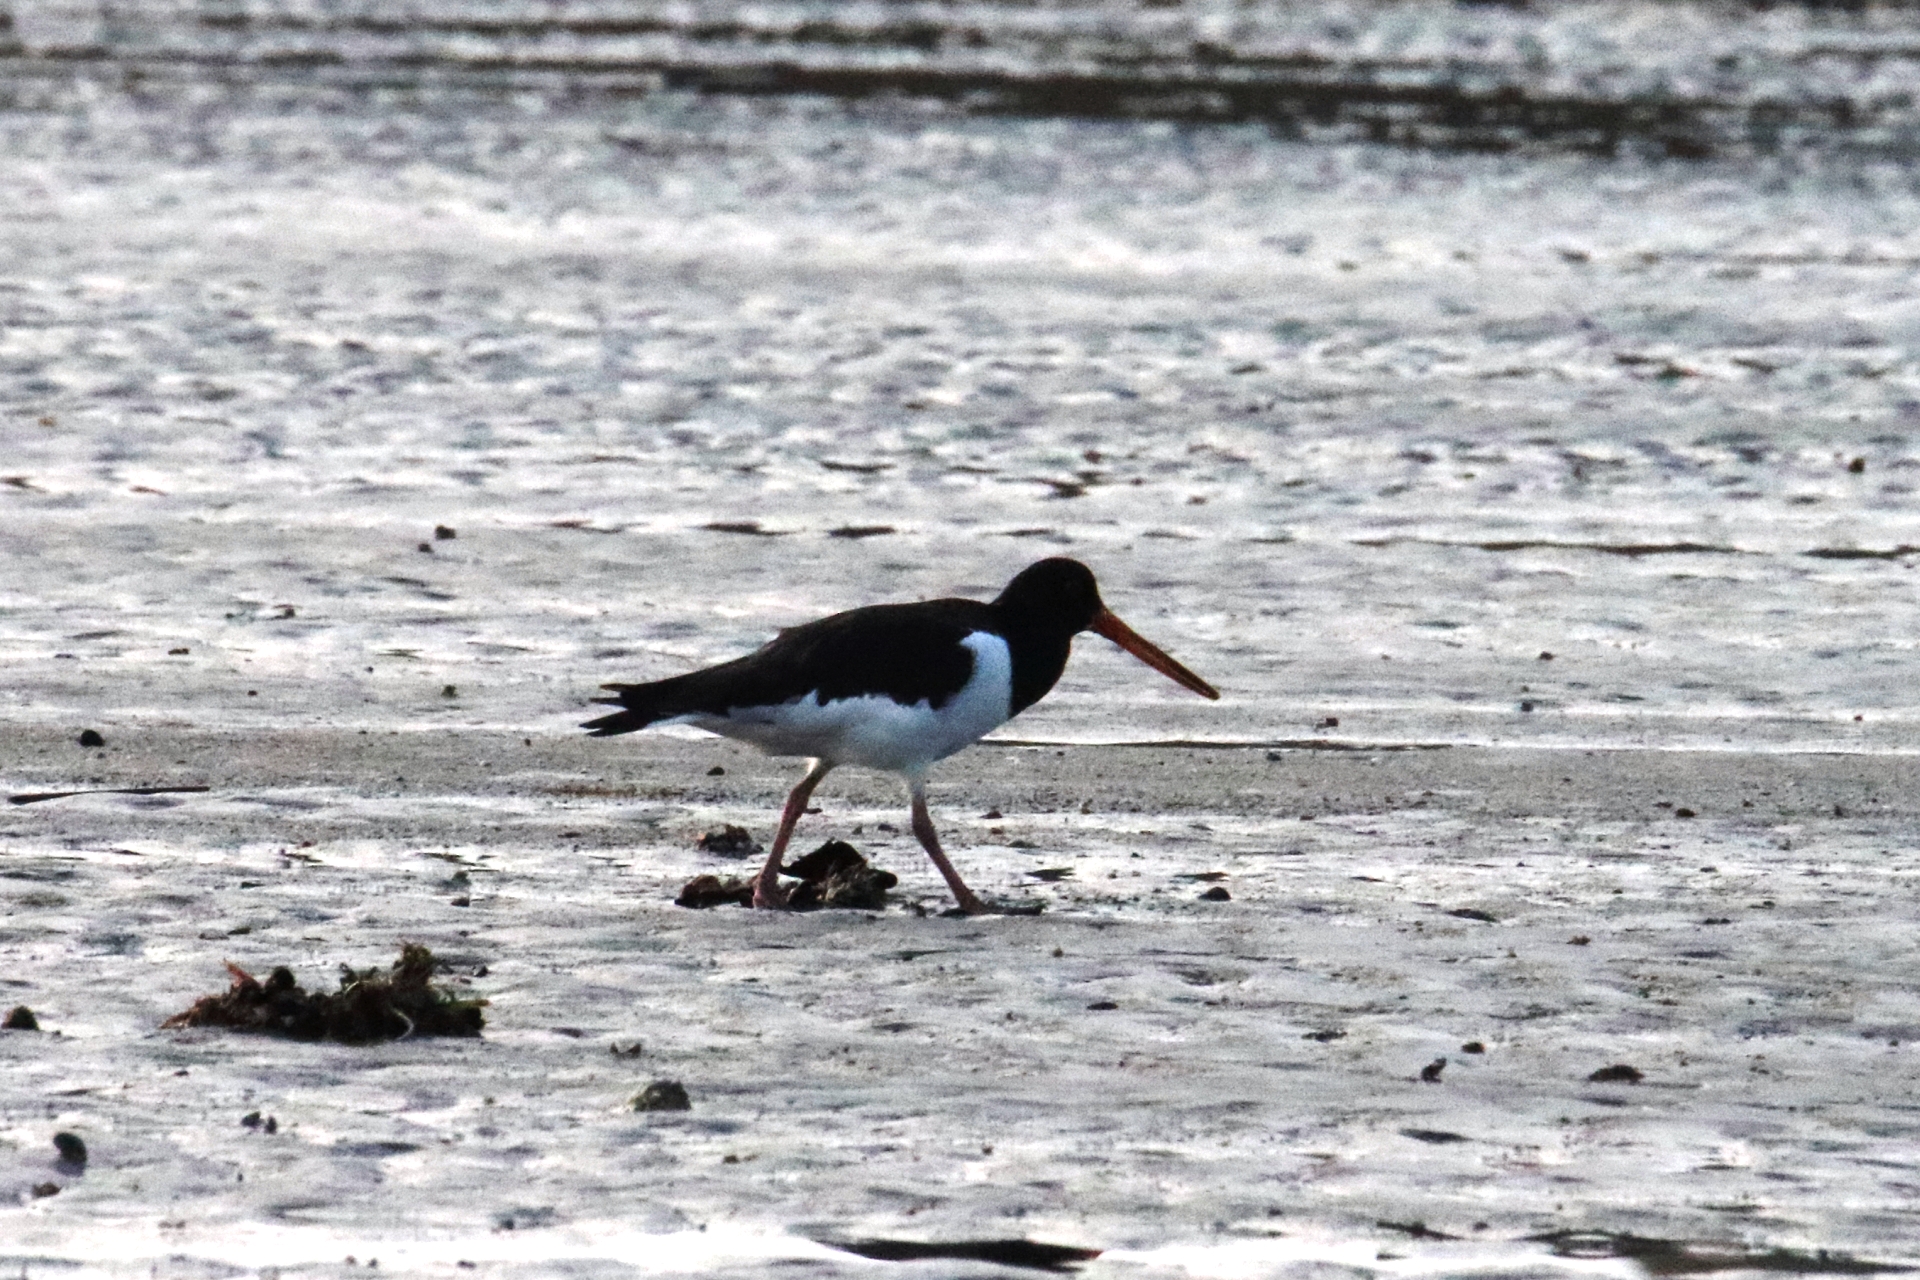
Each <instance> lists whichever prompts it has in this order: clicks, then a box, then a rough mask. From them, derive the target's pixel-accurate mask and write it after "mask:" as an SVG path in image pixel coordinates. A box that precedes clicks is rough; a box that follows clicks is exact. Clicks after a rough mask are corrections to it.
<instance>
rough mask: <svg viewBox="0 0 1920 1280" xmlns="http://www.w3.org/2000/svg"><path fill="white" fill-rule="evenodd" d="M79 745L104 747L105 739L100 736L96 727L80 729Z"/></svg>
mask: <svg viewBox="0 0 1920 1280" xmlns="http://www.w3.org/2000/svg"><path fill="white" fill-rule="evenodd" d="M80 745H81V746H83V747H104V746H106V745H107V740H106V739H105V738H103V737H101V736H100V731H99V730H97V729H82V730H81V731H80Z"/></svg>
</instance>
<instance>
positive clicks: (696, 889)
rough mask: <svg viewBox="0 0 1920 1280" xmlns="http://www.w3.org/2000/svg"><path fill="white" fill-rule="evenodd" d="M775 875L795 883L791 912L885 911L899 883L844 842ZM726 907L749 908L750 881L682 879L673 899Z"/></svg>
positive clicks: (692, 904)
mask: <svg viewBox="0 0 1920 1280" xmlns="http://www.w3.org/2000/svg"><path fill="white" fill-rule="evenodd" d="M780 871H781V873H782V874H784V875H789V876H793V877H795V878H796V879H798V880H799V881H800V883H799V884H798V885H795V886H794V888H793V890H792V892H791V893H790V894H789V896H788V898H787V907H788V909H789V910H793V911H817V910H819V909H820V908H822V907H837V908H840V909H843V910H849V911H880V910H884V909H885V907H886V905H887V890H889V889H891V888H893V887H894V886H895V885H897V884H899V883H900V878H899V877H898V876H896V875H894V874H893V872H891V871H882V870H881V869H880V868H879V867H876V866H874V865H872V864H871V863H869V862H868V861H867V860H866V858H865V857H863V856H862V855H861V853H860V851H859V850H858V849H856V848H854V847H853V846H852V845H850V844H848V843H847V842H846V841H844V840H829V841H827V842H826V843H825V844H823V845H821V846H820V847H819V848H818V849H815V850H814V851H813V852H812V853H810V854H808V855H807V856H806V857H804V858H798V859H795V860H794V861H792V862H789V863H786V864H784V865H783V866H782V867H781V868H780ZM728 903H737V904H738V905H740V906H743V907H750V906H752V905H753V881H752V880H751V879H750V878H748V877H745V876H727V877H726V878H724V879H723V878H721V877H720V876H716V875H698V876H695V877H694V878H693V879H691V880H689V881H687V883H686V885H685V887H684V888H682V889H681V890H680V896H679V897H678V898H675V899H674V901H673V904H674V905H675V906H676V907H694V908H704V907H719V906H725V905H727V904H728Z"/></svg>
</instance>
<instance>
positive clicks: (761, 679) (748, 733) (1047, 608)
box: [582, 558, 1220, 915]
mask: <svg viewBox="0 0 1920 1280" xmlns="http://www.w3.org/2000/svg"><path fill="white" fill-rule="evenodd" d="M1082 631H1092V632H1094V633H1095V634H1097V635H1102V636H1105V637H1106V638H1107V639H1109V640H1111V641H1113V642H1114V643H1115V644H1117V645H1119V646H1120V647H1121V648H1122V649H1125V650H1126V651H1127V652H1128V653H1131V654H1133V655H1134V656H1135V657H1137V658H1139V659H1140V660H1141V661H1143V662H1145V663H1146V664H1147V665H1148V666H1150V667H1152V668H1154V669H1155V670H1156V671H1159V672H1161V673H1162V674H1163V675H1166V676H1168V677H1170V678H1171V679H1173V680H1176V681H1178V682H1179V683H1180V684H1183V685H1185V686H1186V687H1187V688H1189V689H1191V690H1193V691H1194V692H1195V693H1197V694H1200V695H1201V696H1202V697H1207V698H1218V697H1219V696H1220V693H1219V690H1217V689H1215V688H1214V687H1213V686H1212V685H1210V684H1208V683H1207V682H1206V681H1205V680H1202V679H1201V678H1200V677H1199V676H1197V675H1195V674H1193V672H1191V671H1189V670H1187V669H1186V668H1185V667H1183V666H1181V665H1180V664H1179V663H1178V662H1176V661H1174V660H1173V659H1172V658H1171V657H1169V656H1167V655H1166V654H1165V653H1163V652H1162V651H1161V650H1160V649H1158V648H1157V647H1155V646H1154V645H1152V644H1150V643H1149V642H1148V641H1146V640H1145V639H1143V638H1141V637H1140V636H1139V635H1138V634H1136V633H1135V632H1134V630H1133V629H1132V628H1131V627H1129V626H1127V624H1126V623H1124V622H1122V621H1120V619H1118V618H1116V617H1114V616H1113V613H1112V611H1111V610H1109V609H1108V608H1107V607H1106V605H1104V604H1102V603H1101V601H1100V588H1099V586H1098V585H1097V584H1096V583H1095V582H1094V579H1093V571H1092V570H1090V569H1088V568H1087V566H1085V565H1083V564H1081V563H1080V562H1079V561H1077V560H1067V559H1058V558H1056V559H1051V560H1041V561H1039V562H1038V563H1036V564H1032V565H1029V566H1027V567H1026V568H1025V569H1023V570H1021V571H1020V572H1019V574H1017V575H1016V576H1015V577H1014V579H1013V581H1011V582H1009V583H1008V584H1007V586H1006V589H1005V590H1004V591H1002V592H1001V593H1000V595H999V596H998V597H997V598H996V599H994V600H993V601H992V602H991V603H985V604H983V603H981V602H980V601H978V600H957V599H949V600H927V601H923V602H921V603H919V604H880V605H870V606H868V607H866V608H863V609H849V610H848V611H847V612H845V613H836V614H833V615H832V616H831V617H826V618H821V619H820V620H819V621H817V622H809V623H806V624H805V625H803V626H798V627H791V628H788V629H787V630H785V631H782V632H781V633H780V634H779V635H778V636H776V637H774V639H773V640H771V641H769V642H768V643H767V644H766V645H764V646H763V647H761V648H760V649H757V650H755V651H754V652H753V653H750V654H748V655H747V656H746V657H744V658H735V659H734V660H733V661H732V662H723V663H721V664H720V665H719V666H717V667H708V668H706V669H705V670H702V671H692V672H689V673H687V674H686V675H683V676H673V677H671V678H669V679H666V680H655V681H653V682H652V683H650V684H609V685H606V686H604V687H605V688H607V689H609V690H611V691H612V692H613V694H614V696H613V697H610V698H596V699H595V701H596V702H601V703H605V704H607V705H609V706H617V707H620V708H621V710H619V711H616V712H614V713H613V714H612V715H607V716H601V717H600V718H599V719H597V720H590V721H588V722H587V723H586V724H585V725H583V726H582V727H583V728H585V729H588V730H590V731H591V732H592V734H593V736H595V737H597V738H605V737H610V736H612V735H614V734H618V733H632V732H633V731H634V730H636V729H644V728H646V727H647V726H648V725H653V724H691V725H696V726H698V727H699V728H702V729H706V730H709V731H711V732H713V733H718V734H722V735H724V736H726V737H729V738H739V739H741V740H742V741H745V742H751V743H753V744H754V745H755V746H757V747H759V748H760V749H761V750H763V751H765V752H767V753H768V754H769V755H776V756H805V757H807V758H808V766H807V773H806V776H805V777H803V778H801V779H800V784H799V785H798V786H796V787H795V788H794V789H793V794H791V795H789V796H788V797H787V807H786V810H785V811H784V812H783V813H782V814H781V815H780V829H779V831H778V833H777V834H775V836H774V838H773V849H772V852H770V853H769V854H768V855H767V862H766V865H765V866H764V867H762V868H761V870H760V874H759V877H758V878H757V879H756V880H755V882H754V889H753V905H754V906H756V907H781V906H784V905H786V897H785V894H784V892H783V891H782V890H781V888H780V866H781V862H780V860H781V858H782V856H783V855H784V854H785V853H786V849H787V841H788V840H790V839H791V838H792V836H793V828H794V825H795V824H796V823H798V822H799V821H800V816H801V814H803V813H805V812H806V808H807V799H808V797H810V796H811V795H812V794H813V789H814V788H815V787H816V786H818V785H819V783H820V780H821V779H822V778H824V777H826V776H827V774H828V773H829V772H830V771H831V770H833V769H834V768H836V767H838V766H839V765H843V764H848V765H861V766H863V767H865V768H868V769H880V770H885V771H887V772H890V773H898V774H901V775H903V776H904V777H905V778H906V780H907V787H908V790H909V792H910V794H911V795H912V798H913V834H914V835H915V836H917V837H918V838H919V840H920V844H921V846H922V847H923V848H925V849H926V851H927V856H928V857H929V858H932V859H933V865H934V866H935V867H938V868H939V870H940V874H941V875H942V876H944V877H946V881H947V885H948V887H949V888H951V889H952V890H953V896H954V898H955V899H956V900H957V901H958V902H959V904H960V909H961V910H962V911H965V912H967V913H968V914H969V915H972V914H977V913H980V912H984V911H986V910H988V907H987V905H986V904H985V903H983V902H982V901H981V900H980V899H979V898H977V897H975V896H974V893H973V891H972V890H971V889H969V888H967V886H966V884H965V883H964V882H963V881H962V880H961V879H960V873H959V872H957V871H955V870H954V869H953V864H952V863H951V862H949V861H947V855H946V854H945V853H943V852H941V849H940V839H939V837H938V836H937V835H935V834H934V830H933V819H932V818H931V817H929V816H928V814H927V768H928V766H930V765H932V764H933V763H934V761H936V760H943V759H945V758H946V757H948V756H950V755H952V754H953V753H954V752H956V751H958V750H960V748H962V747H964V746H966V745H967V744H968V743H970V742H973V741H975V740H977V739H978V738H980V737H981V736H982V735H984V734H986V733H988V732H989V731H991V730H993V729H995V728H998V727H999V726H1000V725H1002V724H1004V723H1006V722H1007V721H1008V720H1010V719H1012V718H1013V717H1014V716H1016V715H1019V714H1020V713H1021V712H1022V711H1025V710H1026V709H1027V708H1028V707H1030V706H1032V705H1033V704H1034V703H1036V702H1038V701H1039V700H1040V699H1041V698H1043V697H1045V696H1046V693H1047V691H1048V690H1049V689H1051V688H1053V686H1054V683H1055V682H1056V681H1058V680H1059V679H1060V673H1061V672H1062V671H1064V670H1065V669H1066V665H1067V650H1068V649H1069V647H1070V646H1071V645H1072V643H1073V637H1074V636H1075V635H1077V634H1079V633H1080V632H1082Z"/></svg>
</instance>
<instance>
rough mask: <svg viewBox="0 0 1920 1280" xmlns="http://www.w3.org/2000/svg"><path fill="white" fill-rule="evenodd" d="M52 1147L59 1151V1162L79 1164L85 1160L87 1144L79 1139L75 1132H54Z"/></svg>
mask: <svg viewBox="0 0 1920 1280" xmlns="http://www.w3.org/2000/svg"><path fill="white" fill-rule="evenodd" d="M53 1149H54V1150H55V1151H58V1152H59V1153H60V1163H61V1164H73V1165H80V1164H85V1163H86V1162H87V1144H86V1143H84V1142H82V1141H81V1140H80V1135H79V1134H77V1133H65V1132H62V1133H56V1134H54V1135H53Z"/></svg>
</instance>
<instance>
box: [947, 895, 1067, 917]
mask: <svg viewBox="0 0 1920 1280" xmlns="http://www.w3.org/2000/svg"><path fill="white" fill-rule="evenodd" d="M1046 909H1047V904H1046V903H1044V902H1040V901H1038V900H1036V899H1032V898H1023V899H1021V900H1020V901H1019V902H987V901H984V900H982V899H980V898H976V897H974V896H973V895H972V894H968V895H967V896H966V897H965V898H963V899H961V901H960V905H959V906H957V907H951V908H949V909H947V910H945V911H942V912H941V913H940V914H941V915H943V916H947V917H954V918H957V917H960V916H1037V915H1039V914H1040V913H1041V912H1042V911H1045V910H1046Z"/></svg>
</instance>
